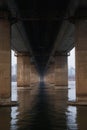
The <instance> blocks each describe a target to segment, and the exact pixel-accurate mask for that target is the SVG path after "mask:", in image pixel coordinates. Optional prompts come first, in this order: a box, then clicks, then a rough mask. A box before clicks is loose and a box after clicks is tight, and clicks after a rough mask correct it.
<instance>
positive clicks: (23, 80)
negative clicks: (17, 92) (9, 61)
mask: <svg viewBox="0 0 87 130" xmlns="http://www.w3.org/2000/svg"><path fill="white" fill-rule="evenodd" d="M17 86H18V87H29V86H30V58H29V55H28V54H27V53H17Z"/></svg>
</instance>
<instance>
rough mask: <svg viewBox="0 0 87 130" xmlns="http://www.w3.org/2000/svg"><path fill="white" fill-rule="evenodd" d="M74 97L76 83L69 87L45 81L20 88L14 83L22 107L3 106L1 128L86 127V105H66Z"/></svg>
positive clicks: (58, 129)
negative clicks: (26, 87)
mask: <svg viewBox="0 0 87 130" xmlns="http://www.w3.org/2000/svg"><path fill="white" fill-rule="evenodd" d="M75 98H76V97H75V82H69V87H68V89H66V88H64V87H63V86H62V87H61V86H60V87H57V86H56V87H55V86H54V85H52V84H51V85H49V84H48V85H44V84H43V83H41V84H40V85H38V84H34V85H32V86H31V88H30V89H23V88H22V89H17V85H16V83H13V84H12V100H17V101H18V102H19V106H16V107H11V108H10V107H5V108H4V107H1V108H0V130H36V129H38V130H45V129H46V130H87V123H86V122H87V107H83V106H79V107H75V106H69V105H67V101H68V100H75Z"/></svg>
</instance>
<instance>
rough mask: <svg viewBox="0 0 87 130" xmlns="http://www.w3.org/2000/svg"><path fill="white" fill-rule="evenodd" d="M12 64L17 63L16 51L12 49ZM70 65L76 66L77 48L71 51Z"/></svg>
mask: <svg viewBox="0 0 87 130" xmlns="http://www.w3.org/2000/svg"><path fill="white" fill-rule="evenodd" d="M11 58H12V65H14V64H16V63H17V57H15V56H14V51H12V57H11ZM68 67H69V68H70V67H74V68H75V48H73V49H72V51H71V52H70V56H68Z"/></svg>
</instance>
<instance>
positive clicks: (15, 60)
mask: <svg viewBox="0 0 87 130" xmlns="http://www.w3.org/2000/svg"><path fill="white" fill-rule="evenodd" d="M11 62H12V65H14V64H16V63H17V57H16V56H14V51H11Z"/></svg>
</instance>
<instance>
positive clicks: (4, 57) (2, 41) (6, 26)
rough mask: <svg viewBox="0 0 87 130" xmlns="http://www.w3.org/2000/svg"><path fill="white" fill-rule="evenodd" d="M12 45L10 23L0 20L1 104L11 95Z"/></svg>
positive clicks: (7, 100)
mask: <svg viewBox="0 0 87 130" xmlns="http://www.w3.org/2000/svg"><path fill="white" fill-rule="evenodd" d="M10 64H11V45H10V23H9V21H8V20H6V19H4V20H0V104H2V103H3V102H10V97H11V65H10Z"/></svg>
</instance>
